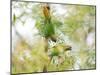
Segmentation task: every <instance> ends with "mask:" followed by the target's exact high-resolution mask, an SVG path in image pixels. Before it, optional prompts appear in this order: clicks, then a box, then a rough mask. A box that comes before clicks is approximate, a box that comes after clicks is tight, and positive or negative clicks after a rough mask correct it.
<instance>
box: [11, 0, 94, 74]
mask: <svg viewBox="0 0 100 75" xmlns="http://www.w3.org/2000/svg"><path fill="white" fill-rule="evenodd" d="M57 5H60V4H55V7H54V4H50V6H51V8H52V9H51V11H52V16H51V17H52V20H51V23H46V24H45V22H44V18H45V17H44V16H43V13H42V9H41V3H31V2H27V3H26V2H16V1H13V2H12V24H13V25H12V27H13V28H12V29H14V32H15V35H14V34H13V32H12V39H15V40H16V38H17V37H18V39H17V42H16V43H15V42H14V40H12V42H14V46H12V48H13V49H14V51H12V74H16V73H31V72H32V73H33V72H43V68H44V66H47V71H65V70H66V71H67V70H79V69H95V67H96V62H95V60H96V59H95V58H96V57H95V54H96V51H95V7H94V6H82V5H77V6H76V5H61V7H60V8H61V9H64V10H65V11H66V13H64V14H63V16H64V17H63V16H62V15H58V14H57V15H55V14H54V13H56V12H57V9H56V7H57ZM18 11H19V12H18ZM65 15H67V16H65ZM59 18H60V19H59ZM29 19H32V21H36V23H35V24H33V26H34V28H32V30H35V28H36V30H37V32H38V33H37V34H35V31H32V32H31V34H30V33H29V34H30V35H32V37H33V38H34V39H30V38H29V37H27V35H22V34H25V32H24V31H21V32H23V33H22V34H21V33H20V31H18V28H17V26H19V25H20V24H21V25H22V27H23V28H24V27H25V25H26V23H27V20H28V21H29ZM62 20H63V22H62ZM28 23H29V22H28ZM32 23H33V22H32ZM32 23H31V24H32ZM29 26H31V25H29ZM26 28H27V27H26ZM30 28H31V27H30ZM19 30H21V29H19ZM51 35H56V38H57V41H56V42H53V41H52V40H50V39H48V42H47V43H45V39H44V37H49V36H51ZM13 36H15V37H16V36H17V37H16V38H14V37H13ZM28 40H31V42H32V44H31V43H30V42H29V41H28ZM47 44H48V52H47V53H46V52H45V46H46V45H47Z"/></svg>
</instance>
